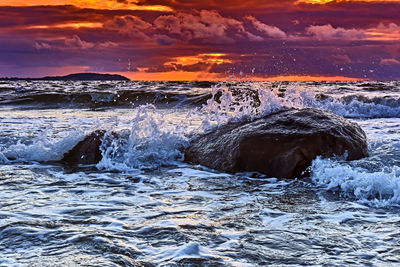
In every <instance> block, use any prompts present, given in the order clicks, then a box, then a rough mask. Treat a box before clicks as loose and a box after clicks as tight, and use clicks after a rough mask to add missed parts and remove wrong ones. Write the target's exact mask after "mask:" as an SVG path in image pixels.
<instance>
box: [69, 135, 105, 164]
mask: <svg viewBox="0 0 400 267" xmlns="http://www.w3.org/2000/svg"><path fill="white" fill-rule="evenodd" d="M104 134H105V131H94V132H93V133H91V134H90V135H88V136H86V137H85V139H83V140H82V141H80V142H79V143H78V144H77V145H75V146H74V147H73V148H72V149H71V150H70V151H68V152H67V153H65V154H64V157H63V159H62V161H63V162H64V163H67V164H70V165H78V164H96V163H98V162H99V161H100V160H101V159H102V155H101V151H100V145H101V142H102V139H103V137H104Z"/></svg>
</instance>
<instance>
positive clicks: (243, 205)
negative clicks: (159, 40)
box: [0, 81, 400, 266]
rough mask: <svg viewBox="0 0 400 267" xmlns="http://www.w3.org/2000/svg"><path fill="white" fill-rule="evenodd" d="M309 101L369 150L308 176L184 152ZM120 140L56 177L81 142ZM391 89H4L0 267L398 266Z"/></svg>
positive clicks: (395, 98)
mask: <svg viewBox="0 0 400 267" xmlns="http://www.w3.org/2000/svg"><path fill="white" fill-rule="evenodd" d="M284 107H295V108H302V107H315V108H320V109H324V110H328V111H330V112H332V113H335V114H338V115H341V116H344V117H346V118H348V119H349V120H352V121H354V122H356V123H358V124H359V125H360V126H361V127H362V128H363V130H364V131H365V132H366V134H367V137H368V145H369V153H370V155H369V157H368V158H365V159H361V160H358V161H352V162H344V161H342V160H341V159H340V158H335V159H320V158H317V159H315V160H314V161H313V165H312V167H311V176H310V177H309V178H306V179H296V180H288V179H277V178H274V177H265V176H263V175H260V174H255V173H237V174H228V173H222V172H218V171H214V170H210V169H207V168H205V167H203V166H199V165H190V164H187V163H184V162H183V155H182V152H181V151H182V150H181V148H182V147H185V146H186V145H187V144H188V143H189V142H190V140H191V139H192V138H194V137H195V136H197V135H198V134H201V133H204V132H207V131H210V130H212V129H213V128H214V127H216V126H218V125H221V124H223V123H226V122H227V121H231V120H241V119H243V118H248V117H256V116H259V115H260V114H268V113H269V112H274V111H276V110H279V109H281V108H284ZM97 129H104V130H106V131H108V132H115V131H117V132H119V133H122V135H121V136H125V138H124V139H118V138H117V137H116V138H115V140H113V142H111V143H107V144H104V145H103V146H102V152H103V159H102V160H101V161H100V162H99V163H98V164H96V165H89V166H81V167H80V168H75V169H71V168H67V167H65V166H63V165H61V164H59V163H57V161H58V160H60V159H61V158H62V156H63V154H64V153H65V152H67V151H68V150H69V149H71V148H72V147H73V146H74V145H75V144H76V143H78V142H79V141H80V140H82V139H83V138H84V137H85V136H86V135H87V134H88V133H90V132H92V131H94V130H97ZM399 214H400V83H399V82H318V83H317V82H304V83H270V82H263V83H260V82H225V83H211V82H101V81H98V82H39V81H36V82H24V81H13V82H11V81H10V82H7V81H3V82H1V83H0V266H28V265H29V266H264V265H274V266H304V265H307V266H308V265H311V266H313V265H314V266H321V265H324V266H352V265H354V266H356V265H357V266H360V265H364V266H365V265H367V266H399V264H400V249H399V245H400V243H399V242H400V241H399V238H400V234H399V233H400V226H399V225H400V216H399Z"/></svg>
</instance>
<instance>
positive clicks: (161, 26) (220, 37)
mask: <svg viewBox="0 0 400 267" xmlns="http://www.w3.org/2000/svg"><path fill="white" fill-rule="evenodd" d="M154 26H155V28H156V29H158V30H160V31H165V32H166V33H167V34H172V35H176V36H179V37H180V38H182V39H183V40H187V41H190V40H194V39H197V40H200V41H202V42H206V43H233V42H235V40H234V38H233V35H234V34H236V33H244V32H245V29H244V27H243V22H241V21H239V20H236V19H233V18H227V17H223V16H221V15H220V14H219V13H218V12H217V11H215V10H212V11H209V10H201V11H199V12H195V13H194V14H190V13H183V12H179V13H177V14H174V15H166V16H160V17H158V18H157V19H155V20H154Z"/></svg>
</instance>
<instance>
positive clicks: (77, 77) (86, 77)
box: [0, 73, 130, 81]
mask: <svg viewBox="0 0 400 267" xmlns="http://www.w3.org/2000/svg"><path fill="white" fill-rule="evenodd" d="M0 80H3V81H4V80H14V81H18V80H24V81H130V79H128V78H126V77H124V76H122V75H119V74H101V73H74V74H69V75H66V76H46V77H42V78H7V77H6V78H0Z"/></svg>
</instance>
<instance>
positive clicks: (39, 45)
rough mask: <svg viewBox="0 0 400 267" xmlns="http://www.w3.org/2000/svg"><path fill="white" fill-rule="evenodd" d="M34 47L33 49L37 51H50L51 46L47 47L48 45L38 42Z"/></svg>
mask: <svg viewBox="0 0 400 267" xmlns="http://www.w3.org/2000/svg"><path fill="white" fill-rule="evenodd" d="M34 47H35V48H36V49H37V50H42V49H51V45H49V44H48V43H45V42H39V41H38V42H35V45H34Z"/></svg>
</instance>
